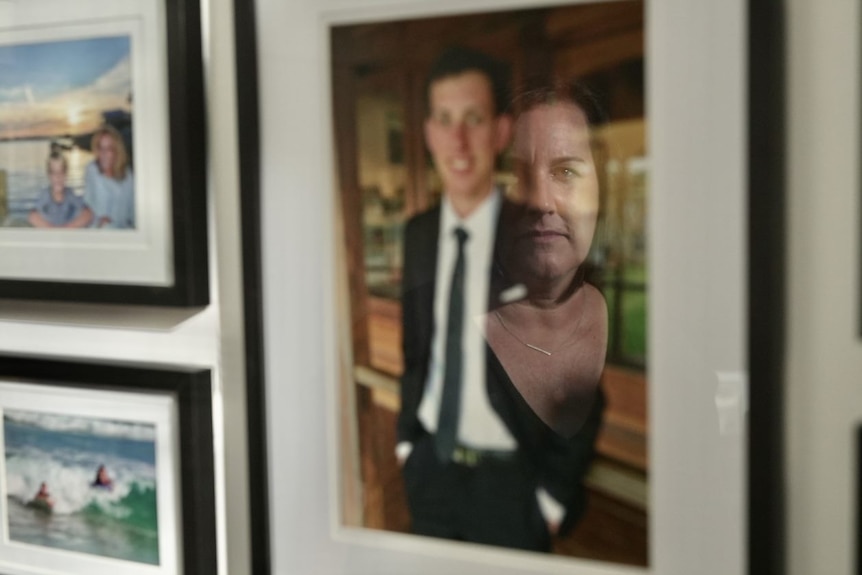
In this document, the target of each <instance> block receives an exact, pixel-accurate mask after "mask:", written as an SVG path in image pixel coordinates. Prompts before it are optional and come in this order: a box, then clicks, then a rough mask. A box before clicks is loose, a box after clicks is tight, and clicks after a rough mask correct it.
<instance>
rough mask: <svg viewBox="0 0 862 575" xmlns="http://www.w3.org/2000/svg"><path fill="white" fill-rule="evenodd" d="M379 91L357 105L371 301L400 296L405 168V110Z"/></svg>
mask: <svg viewBox="0 0 862 575" xmlns="http://www.w3.org/2000/svg"><path fill="white" fill-rule="evenodd" d="M403 108H404V107H403V104H402V103H401V101H400V99H399V97H398V96H397V95H396V94H393V93H388V92H386V91H384V90H382V89H376V90H371V91H369V93H365V94H362V95H361V96H360V97H359V98H358V99H357V103H356V117H357V123H358V126H357V128H358V140H359V150H360V152H361V153H360V155H359V183H360V186H361V190H362V227H363V247H364V254H365V282H366V285H367V286H368V292H369V293H370V294H371V295H373V296H378V297H383V298H389V299H395V298H398V297H399V291H400V279H401V266H402V262H401V234H402V226H403V213H404V198H405V186H406V180H407V177H406V171H405V170H406V168H405V166H404V109H403Z"/></svg>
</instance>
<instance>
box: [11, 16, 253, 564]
mask: <svg viewBox="0 0 862 575" xmlns="http://www.w3.org/2000/svg"><path fill="white" fill-rule="evenodd" d="M202 5H203V6H202V7H203V12H204V14H203V20H204V21H203V24H202V25H203V27H204V28H203V34H204V60H205V66H206V75H207V76H206V90H207V100H208V101H207V106H208V119H209V138H208V140H209V141H208V145H209V153H210V158H209V191H208V197H209V216H208V217H209V221H210V228H209V229H210V236H209V251H210V285H211V297H210V299H211V304H210V305H209V306H207V307H205V308H202V309H192V310H184V309H169V308H151V307H146V306H104V305H91V304H86V305H85V304H65V303H53V302H26V301H12V300H0V353H7V354H20V355H28V356H38V357H47V358H61V359H82V360H96V361H101V362H104V361H121V362H136V363H140V362H143V363H152V364H161V365H175V366H193V367H201V368H209V369H212V370H213V417H214V421H213V432H214V437H215V444H214V445H213V446H208V445H201V446H199V447H200V449H213V451H214V454H215V469H216V477H215V483H216V500H217V521H218V525H217V537H218V542H217V549H215V550H214V552H216V553H218V554H219V567H220V570H219V574H220V575H225V574H227V573H231V574H236V575H243V574H246V573H248V572H249V566H248V565H249V555H248V553H249V551H248V529H249V527H248V503H247V501H248V498H247V472H246V469H247V466H246V463H245V457H246V433H245V430H246V418H245V395H244V394H245V377H244V369H245V368H244V355H243V353H244V352H243V332H242V317H243V316H242V300H241V298H242V292H241V275H240V274H241V267H240V243H239V196H238V183H237V161H236V152H237V142H236V103H235V82H234V79H233V74H234V53H233V50H234V45H233V1H232V0H203V2H202Z"/></svg>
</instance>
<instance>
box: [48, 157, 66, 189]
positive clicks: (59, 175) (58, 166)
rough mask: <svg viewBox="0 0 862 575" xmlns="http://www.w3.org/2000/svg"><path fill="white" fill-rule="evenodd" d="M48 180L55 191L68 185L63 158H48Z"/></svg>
mask: <svg viewBox="0 0 862 575" xmlns="http://www.w3.org/2000/svg"><path fill="white" fill-rule="evenodd" d="M48 180H50V182H51V189H52V190H54V191H55V192H59V191H61V190H62V189H63V188H64V187H65V186H66V168H65V167H64V166H63V160H48Z"/></svg>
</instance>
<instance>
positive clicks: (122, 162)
mask: <svg viewBox="0 0 862 575" xmlns="http://www.w3.org/2000/svg"><path fill="white" fill-rule="evenodd" d="M102 136H109V137H110V138H111V139H112V140H113V141H114V146H116V148H117V153H116V157H115V158H114V173H113V175H112V177H113V178H114V179H115V180H122V179H124V178H125V177H126V169H127V168H128V165H129V155H128V153H126V145H125V144H124V143H123V137H122V136H121V135H120V132H118V131H117V129H116V128H115V127H113V126H111V125H110V124H102V125H101V126H99V129H98V130H96V132H95V133H94V134H93V139H92V141H91V143H90V149H91V150H92V152H93V154H94V155H96V156H98V155H99V141H100V140H101V139H102ZM96 163H97V164H98V162H96Z"/></svg>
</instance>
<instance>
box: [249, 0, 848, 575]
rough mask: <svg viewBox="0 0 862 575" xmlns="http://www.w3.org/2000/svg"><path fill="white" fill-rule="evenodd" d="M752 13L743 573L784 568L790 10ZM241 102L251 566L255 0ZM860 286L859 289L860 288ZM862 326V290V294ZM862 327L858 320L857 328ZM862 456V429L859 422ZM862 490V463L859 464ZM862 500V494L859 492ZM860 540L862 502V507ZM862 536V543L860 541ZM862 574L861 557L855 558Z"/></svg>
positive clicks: (258, 283)
mask: <svg viewBox="0 0 862 575" xmlns="http://www.w3.org/2000/svg"><path fill="white" fill-rule="evenodd" d="M742 10H743V12H744V13H745V14H746V16H747V30H748V31H747V37H746V45H747V63H748V74H747V82H748V91H747V97H746V100H747V104H748V112H747V118H746V119H747V122H748V128H747V144H748V151H747V158H748V166H749V169H748V180H747V184H748V187H749V192H748V199H747V207H748V218H747V222H746V227H747V233H748V241H747V248H748V254H749V258H748V266H747V272H748V273H747V286H746V293H747V295H748V304H747V328H748V336H749V341H748V345H747V357H748V367H749V372H748V376H749V381H750V382H751V385H750V387H749V394H748V406H749V408H748V417H747V428H748V434H747V435H748V439H747V447H748V453H747V478H746V484H747V487H748V493H747V512H746V515H745V516H746V519H747V521H746V525H745V526H746V530H747V533H746V545H747V564H746V572H747V573H749V574H751V575H754V574H757V575H773V574H774V575H779V574H782V573H784V572H785V570H786V526H785V519H786V516H785V507H786V505H785V498H786V489H785V472H784V470H785V461H784V457H783V455H782V454H783V452H784V423H785V419H784V379H785V378H784V360H785V353H786V352H785V331H786V330H785V327H786V319H785V316H786V285H785V273H784V272H785V269H786V248H785V245H786V233H787V232H786V229H787V217H786V214H785V206H786V199H785V198H786V192H785V185H786V175H785V173H786V170H785V167H786V163H785V159H784V156H785V154H784V146H785V142H786V127H785V120H786V100H785V98H786V97H785V88H786V80H785V73H784V61H785V54H786V46H785V40H786V30H785V28H786V18H787V16H786V9H785V6H784V3H781V2H779V3H771V4H769V5H764V4H763V3H758V2H753V1H749V2H746V3H745V5H744V6H743V7H742ZM234 11H235V34H236V56H237V61H239V62H243V66H241V67H239V68H238V70H237V86H238V87H237V96H238V101H239V110H240V114H239V122H238V125H239V140H240V150H241V152H240V178H241V187H242V190H243V211H242V225H243V261H244V272H243V273H244V282H245V283H244V286H245V294H246V296H245V297H246V300H245V313H246V318H245V321H246V324H245V327H246V352H247V377H248V388H247V389H248V406H247V414H248V421H249V424H248V425H249V460H250V466H251V469H250V475H249V477H250V479H251V491H252V500H251V516H252V571H251V573H253V574H254V575H266V574H268V573H269V572H270V556H271V548H270V530H269V520H268V511H267V510H268V509H269V506H268V504H267V499H268V496H267V493H268V487H267V477H268V475H267V461H266V453H267V449H266V443H267V437H266V427H267V426H266V418H265V416H266V400H265V390H266V385H265V381H264V369H263V367H264V365H265V364H264V359H265V358H264V338H263V326H264V321H263V317H264V315H263V305H262V297H263V293H262V292H263V290H262V271H261V270H262V263H261V259H262V252H261V237H260V233H259V223H260V221H261V220H260V217H261V214H260V194H261V174H260V170H261V165H260V159H259V152H260V147H261V146H260V117H259V114H260V112H259V93H258V70H257V51H258V49H257V37H256V30H255V21H256V20H255V18H256V16H255V12H256V10H255V1H254V0H234ZM860 293H862V290H860ZM860 326H862V299H860ZM860 333H862V327H860ZM856 454H857V463H858V462H862V428H860V429H859V430H858V431H857V447H856ZM857 467H858V469H859V471H858V478H857V491H858V492H859V493H860V494H862V463H859V464H858V465H857ZM860 502H862V495H860ZM857 515H858V517H857V540H859V541H860V542H862V519H860V518H862V503H860V504H859V505H858V506H857ZM860 545H862V543H860ZM857 573H859V574H860V575H862V559H860V558H857Z"/></svg>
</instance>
